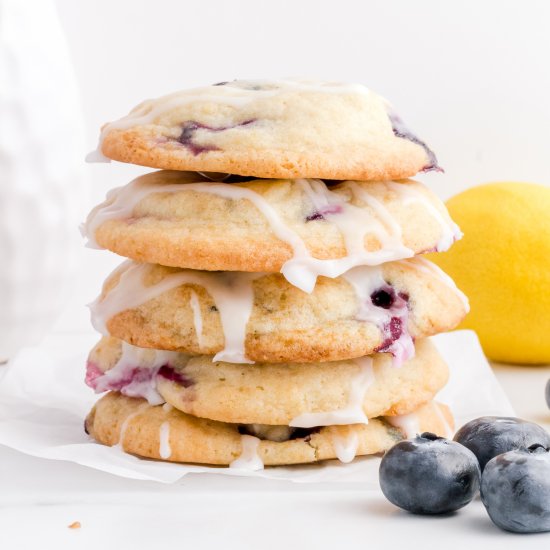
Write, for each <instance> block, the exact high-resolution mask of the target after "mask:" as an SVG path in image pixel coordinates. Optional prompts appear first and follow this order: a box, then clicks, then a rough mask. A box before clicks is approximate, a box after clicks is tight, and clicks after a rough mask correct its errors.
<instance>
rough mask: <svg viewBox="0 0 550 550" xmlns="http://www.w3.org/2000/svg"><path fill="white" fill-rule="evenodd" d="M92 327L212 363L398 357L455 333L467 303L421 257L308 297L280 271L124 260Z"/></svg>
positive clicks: (322, 284) (360, 273)
mask: <svg viewBox="0 0 550 550" xmlns="http://www.w3.org/2000/svg"><path fill="white" fill-rule="evenodd" d="M91 311H92V323H93V325H94V327H95V328H96V329H97V330H98V331H99V332H101V333H102V334H104V335H111V336H114V337H116V338H120V339H121V340H124V341H125V342H128V343H129V344H132V345H135V346H139V347H145V348H154V349H160V350H168V351H181V352H184V353H190V354H194V355H214V354H215V357H214V360H215V361H227V362H231V363H243V362H254V361H260V362H269V363H280V362H289V361H290V362H300V363H304V362H318V361H338V360H343V359H350V358H354V357H363V356H364V355H370V354H371V353H374V352H377V351H378V352H388V353H391V354H392V355H393V356H394V358H395V360H396V361H397V362H401V361H403V360H406V359H408V358H410V357H412V356H413V354H414V345H413V339H415V338H424V337H426V336H430V335H432V334H437V333H439V332H443V331H445V330H450V329H452V328H453V327H455V326H456V325H457V324H458V323H459V322H460V320H461V319H462V318H463V317H464V315H465V313H466V311H467V302H466V300H465V298H464V296H463V295H462V293H461V292H460V291H459V290H458V289H457V288H456V286H454V283H453V282H452V281H451V280H450V279H449V278H448V277H447V276H446V275H445V274H444V273H443V272H441V271H440V270H439V269H438V268H436V267H435V266H434V265H433V264H431V263H430V262H428V261H426V260H423V259H422V258H412V259H410V260H402V261H399V262H390V263H387V264H383V265H381V266H376V267H367V266H364V267H357V268H354V269H352V270H350V271H348V272H346V273H345V274H344V275H342V276H341V277H338V278H335V279H329V278H326V277H319V279H318V281H317V284H316V285H315V288H314V290H313V292H311V293H310V294H308V293H306V292H303V291H302V290H300V289H298V288H296V287H295V286H293V285H291V284H290V283H288V281H286V279H285V278H284V277H283V276H282V275H280V274H261V273H243V272H204V271H192V270H182V269H176V268H170V267H163V266H159V265H156V264H139V263H135V262H131V261H129V260H128V261H126V262H124V263H123V264H122V265H121V266H120V267H119V268H118V269H117V270H115V272H114V273H113V274H112V275H111V276H109V277H108V279H107V281H106V282H105V284H104V287H103V291H102V293H101V295H100V296H99V297H98V299H97V300H96V301H95V302H94V303H93V304H92V305H91Z"/></svg>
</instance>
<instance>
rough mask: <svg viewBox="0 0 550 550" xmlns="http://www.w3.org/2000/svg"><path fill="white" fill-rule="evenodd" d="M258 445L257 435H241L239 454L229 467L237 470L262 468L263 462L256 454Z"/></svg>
mask: <svg viewBox="0 0 550 550" xmlns="http://www.w3.org/2000/svg"><path fill="white" fill-rule="evenodd" d="M259 445H260V440H259V439H258V438H257V437H254V436H252V435H241V446H242V451H241V455H240V456H239V458H237V459H235V460H234V461H233V462H232V463H231V464H230V465H229V467H230V468H236V469H239V470H263V469H264V463H263V461H262V459H261V458H260V455H259V454H258V447H259Z"/></svg>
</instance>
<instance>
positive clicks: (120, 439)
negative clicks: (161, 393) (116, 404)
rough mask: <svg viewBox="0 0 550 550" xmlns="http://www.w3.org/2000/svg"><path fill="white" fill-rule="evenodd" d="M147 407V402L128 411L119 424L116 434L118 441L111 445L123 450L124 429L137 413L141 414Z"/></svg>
mask: <svg viewBox="0 0 550 550" xmlns="http://www.w3.org/2000/svg"><path fill="white" fill-rule="evenodd" d="M148 408H149V403H142V404H141V405H139V406H138V408H137V409H136V410H135V411H134V412H133V413H130V414H129V415H128V416H127V417H126V418H125V419H124V422H123V423H122V425H121V426H120V432H119V435H118V443H117V444H116V445H113V447H118V448H119V449H120V450H121V451H124V436H125V435H126V430H127V429H128V426H129V425H130V422H131V421H132V420H133V419H134V418H135V417H136V416H137V415H138V414H141V413H142V412H143V411H144V410H145V409H148Z"/></svg>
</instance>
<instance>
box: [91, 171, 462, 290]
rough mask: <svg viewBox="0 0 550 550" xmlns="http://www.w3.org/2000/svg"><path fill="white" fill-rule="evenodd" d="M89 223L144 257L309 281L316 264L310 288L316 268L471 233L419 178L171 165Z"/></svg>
mask: <svg viewBox="0 0 550 550" xmlns="http://www.w3.org/2000/svg"><path fill="white" fill-rule="evenodd" d="M84 229H85V233H86V235H87V237H88V239H89V244H90V246H95V247H103V248H107V249H109V250H112V251H113V252H116V253H117V254H120V255H121V256H126V257H128V258H132V259H133V260H137V261H140V262H148V263H158V264H161V265H167V266H173V267H184V268H190V269H201V270H208V271H251V272H254V271H255V272H268V273H277V272H279V271H282V272H283V274H284V275H286V276H287V278H288V279H289V280H290V281H291V282H293V283H294V284H296V285H297V286H300V287H302V286H303V284H304V280H305V275H303V274H302V272H308V273H309V274H310V278H309V280H310V281H311V282H308V284H307V285H306V286H307V288H304V290H311V288H310V287H311V286H313V284H314V282H315V276H316V275H325V276H329V277H330V276H338V275H341V274H342V273H343V272H345V271H347V270H349V269H350V268H352V267H354V266H357V265H376V264H381V263H384V262H388V261H392V260H399V259H403V258H408V257H412V256H414V255H416V254H421V253H422V252H427V251H444V250H447V249H448V248H449V247H450V246H451V244H452V243H453V242H454V241H455V240H456V239H457V238H459V237H460V236H461V234H460V231H459V229H458V227H457V226H456V224H454V223H453V222H452V220H451V218H450V217H449V214H448V213H447V210H446V208H445V206H444V205H443V203H442V202H441V201H440V200H439V199H438V198H437V197H436V196H435V195H434V194H433V193H432V192H431V191H429V190H428V189H427V188H426V187H424V186H423V185H422V184H420V183H418V182H414V181H410V180H409V181H405V182H399V183H395V182H360V181H344V182H338V183H335V184H327V183H326V182H323V181H322V180H311V179H298V180H251V181H245V182H236V183H231V184H228V183H223V182H213V181H207V180H205V178H204V177H202V176H201V175H199V174H197V173H192V172H175V171H166V170H165V171H159V172H152V173H150V174H146V175H144V176H141V177H139V178H137V179H135V180H134V181H132V182H131V183H129V184H128V185H126V186H124V187H120V188H118V189H114V190H113V191H111V192H110V193H109V195H108V198H107V200H106V201H105V202H104V203H102V204H100V205H99V206H97V207H96V208H95V209H94V210H93V211H92V212H91V213H90V215H89V217H88V220H87V222H86V225H85V227H84ZM297 274H298V276H296V275H297ZM308 285H309V286H308Z"/></svg>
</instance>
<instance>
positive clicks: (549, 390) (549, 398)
mask: <svg viewBox="0 0 550 550" xmlns="http://www.w3.org/2000/svg"><path fill="white" fill-rule="evenodd" d="M546 404H547V405H548V408H549V409H550V380H548V382H546Z"/></svg>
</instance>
